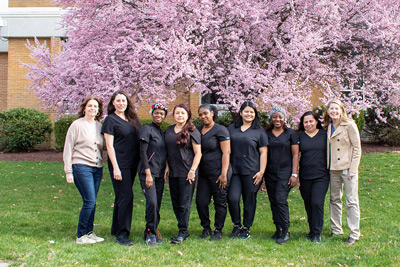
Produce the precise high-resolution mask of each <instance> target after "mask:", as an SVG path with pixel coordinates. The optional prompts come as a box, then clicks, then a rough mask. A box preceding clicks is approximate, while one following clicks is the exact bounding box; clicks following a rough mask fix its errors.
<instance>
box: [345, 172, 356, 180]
mask: <svg viewBox="0 0 400 267" xmlns="http://www.w3.org/2000/svg"><path fill="white" fill-rule="evenodd" d="M354 176H356V174H355V173H352V172H349V176H348V177H347V178H349V180H351V179H353V177H354Z"/></svg>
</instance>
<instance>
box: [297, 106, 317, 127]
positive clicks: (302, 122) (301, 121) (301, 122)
mask: <svg viewBox="0 0 400 267" xmlns="http://www.w3.org/2000/svg"><path fill="white" fill-rule="evenodd" d="M310 115H311V116H313V117H314V120H316V121H317V129H322V123H321V121H320V120H319V118H318V115H317V114H315V113H314V112H312V111H307V112H305V113H304V114H303V116H301V118H300V123H299V127H298V129H297V131H299V132H304V131H305V130H306V129H305V128H304V117H305V116H310Z"/></svg>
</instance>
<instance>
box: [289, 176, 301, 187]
mask: <svg viewBox="0 0 400 267" xmlns="http://www.w3.org/2000/svg"><path fill="white" fill-rule="evenodd" d="M288 185H289V187H290V188H293V187H296V186H298V185H299V178H298V177H294V176H293V175H292V176H290V179H289V183H288Z"/></svg>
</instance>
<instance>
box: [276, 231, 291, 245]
mask: <svg viewBox="0 0 400 267" xmlns="http://www.w3.org/2000/svg"><path fill="white" fill-rule="evenodd" d="M289 240H290V233H289V232H287V233H286V234H285V235H283V236H281V237H280V238H278V239H277V240H276V243H278V244H279V245H283V244H285V243H286V242H288V241H289Z"/></svg>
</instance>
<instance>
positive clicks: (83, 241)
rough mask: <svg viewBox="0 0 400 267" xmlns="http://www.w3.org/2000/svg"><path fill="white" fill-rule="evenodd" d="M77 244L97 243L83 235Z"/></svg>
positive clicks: (77, 240)
mask: <svg viewBox="0 0 400 267" xmlns="http://www.w3.org/2000/svg"><path fill="white" fill-rule="evenodd" d="M76 243H77V244H94V243H96V241H95V240H94V239H92V238H90V237H89V236H88V235H83V236H81V237H79V238H77V239H76Z"/></svg>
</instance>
